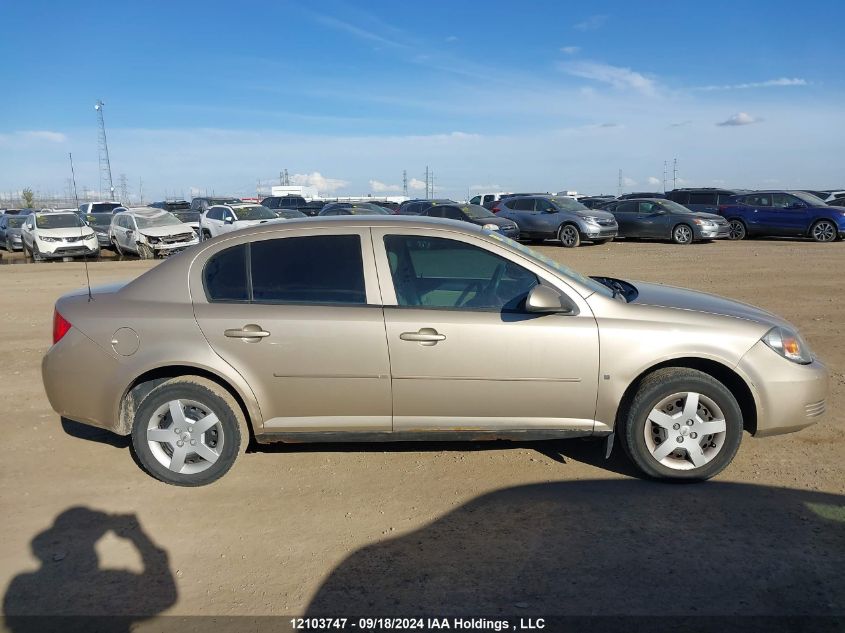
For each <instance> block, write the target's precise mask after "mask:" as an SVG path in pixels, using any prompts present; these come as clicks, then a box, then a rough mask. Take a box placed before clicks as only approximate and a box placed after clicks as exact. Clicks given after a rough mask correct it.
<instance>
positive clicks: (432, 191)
mask: <svg viewBox="0 0 845 633" xmlns="http://www.w3.org/2000/svg"><path fill="white" fill-rule="evenodd" d="M428 177H429V179H431V197H432V198H434V172H433V171H432V172H431V173H430V174H429V176H428Z"/></svg>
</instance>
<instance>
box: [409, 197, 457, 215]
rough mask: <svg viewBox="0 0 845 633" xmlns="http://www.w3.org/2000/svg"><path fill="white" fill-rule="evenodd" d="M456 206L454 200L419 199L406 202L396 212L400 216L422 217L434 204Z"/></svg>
mask: <svg viewBox="0 0 845 633" xmlns="http://www.w3.org/2000/svg"><path fill="white" fill-rule="evenodd" d="M449 203H452V204H455V201H454V200H449V199H447V198H444V199H441V200H427V199H421V198H418V199H416V200H405V202H403V203H402V204H401V205H399V209H398V210H397V211H396V213H397V214H398V215H420V214H421V213H422V212H423V211H425V210H426V209H428V208H429V207H430V206H432V205H434V204H449Z"/></svg>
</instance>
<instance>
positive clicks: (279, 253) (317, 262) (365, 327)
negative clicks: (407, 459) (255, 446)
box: [191, 228, 392, 433]
mask: <svg viewBox="0 0 845 633" xmlns="http://www.w3.org/2000/svg"><path fill="white" fill-rule="evenodd" d="M250 239H252V240H253V241H249V240H250ZM215 246H216V248H212V249H209V250H208V251H205V252H203V253H202V254H201V255H200V256H199V257H198V258H197V261H196V263H195V264H194V266H193V267H192V270H191V288H192V294H193V296H194V297H195V300H194V311H195V314H196V318H197V322H198V323H199V326H200V328H201V329H202V331H203V333H204V334H205V337H206V338H207V339H208V342H209V343H210V345H211V346H212V348H213V349H214V350H215V352H217V354H218V355H220V357H221V358H223V359H224V360H225V361H226V362H228V363H229V364H230V365H231V366H232V367H233V368H234V370H235V371H237V372H238V373H239V374H241V375H242V376H243V377H244V378H245V379H246V381H247V382H248V383H249V385H250V386H251V388H252V390H253V392H254V393H255V395H256V399H257V401H258V404H259V406H260V408H261V413H262V417H263V418H264V427H263V429H262V430H260V431H261V432H264V433H273V432H277V433H278V432H328V431H332V432H334V431H377V432H388V431H390V430H391V427H392V420H391V392H390V364H389V360H388V355H387V342H386V339H385V331H384V318H383V313H382V308H381V305H380V303H381V299H380V294H379V289H378V282H377V279H376V275H375V269H374V264H373V250H372V244H371V241H370V234H369V229H366V228H362V229H343V228H335V229H332V230H331V232H329V231H328V230H326V229H317V230H314V229H310V230H306V229H296V230H284V231H279V232H278V233H276V232H274V233H271V234H267V233H263V234H262V235H261V239H255V238H254V237H253V238H249V237H241V236H235V237H233V238H230V239H228V240H226V241H224V242H222V243H221V245H215Z"/></svg>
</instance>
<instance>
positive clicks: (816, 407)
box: [804, 400, 825, 418]
mask: <svg viewBox="0 0 845 633" xmlns="http://www.w3.org/2000/svg"><path fill="white" fill-rule="evenodd" d="M804 412H805V413H806V414H807V417H808V418H817V417H819V416H820V415H822V414H824V412H825V401H824V400H819V401H818V402H811V403H810V404H805V405H804Z"/></svg>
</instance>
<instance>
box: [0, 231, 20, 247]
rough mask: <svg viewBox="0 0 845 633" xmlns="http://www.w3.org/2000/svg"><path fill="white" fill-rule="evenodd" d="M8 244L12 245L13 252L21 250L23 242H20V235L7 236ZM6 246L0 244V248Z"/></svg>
mask: <svg viewBox="0 0 845 633" xmlns="http://www.w3.org/2000/svg"><path fill="white" fill-rule="evenodd" d="M7 239H8V242H10V243H11V244H12V250H13V251H19V250H23V241H22V240H21V236H20V235H10V236H8V238H7ZM5 245H6V244H5V243H4V244H0V246H5Z"/></svg>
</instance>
